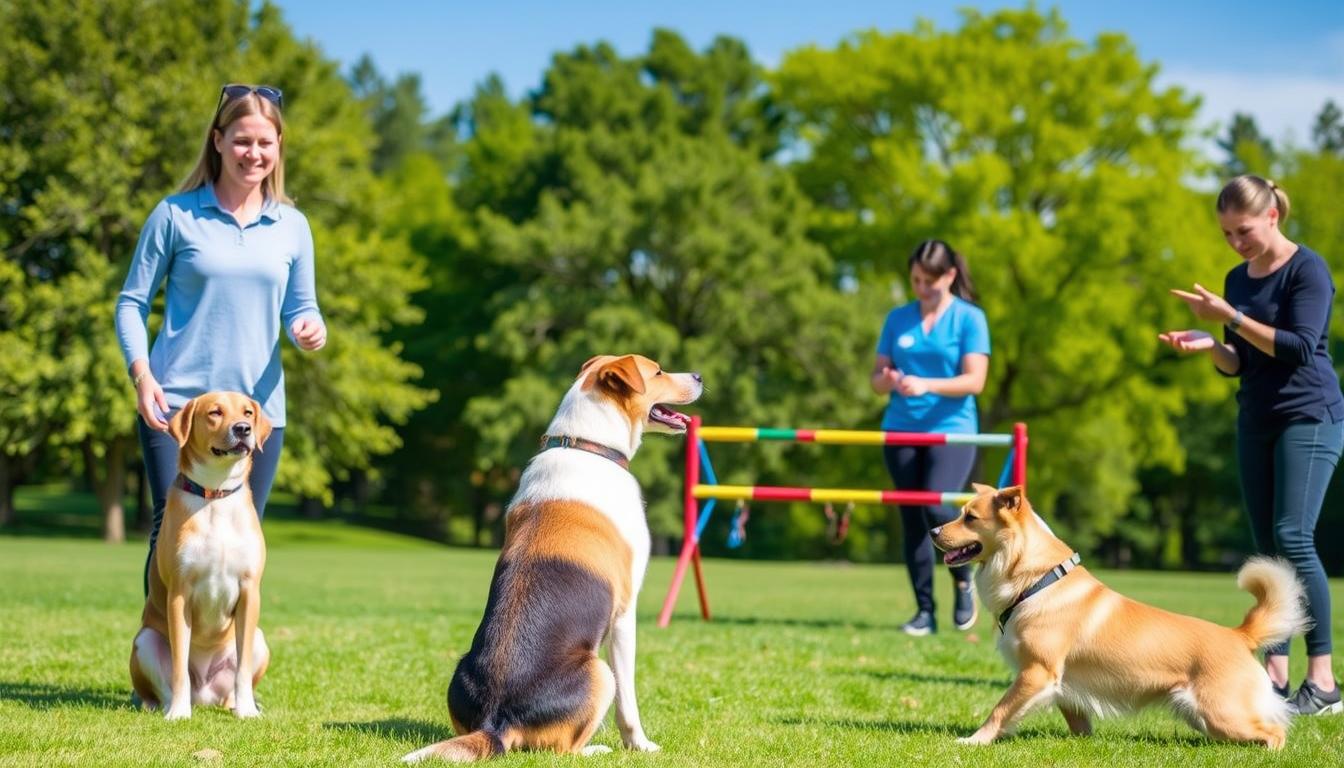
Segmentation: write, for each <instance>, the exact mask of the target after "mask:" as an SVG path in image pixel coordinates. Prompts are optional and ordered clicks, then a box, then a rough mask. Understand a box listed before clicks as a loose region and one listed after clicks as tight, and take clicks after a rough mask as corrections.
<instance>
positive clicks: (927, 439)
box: [882, 432, 947, 445]
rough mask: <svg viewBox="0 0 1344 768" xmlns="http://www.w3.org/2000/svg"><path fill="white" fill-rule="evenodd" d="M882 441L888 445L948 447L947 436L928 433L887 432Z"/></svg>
mask: <svg viewBox="0 0 1344 768" xmlns="http://www.w3.org/2000/svg"><path fill="white" fill-rule="evenodd" d="M882 439H883V440H884V441H886V443H887V445H947V435H943V434H929V433H927V432H887V433H885V434H884V435H883V437H882Z"/></svg>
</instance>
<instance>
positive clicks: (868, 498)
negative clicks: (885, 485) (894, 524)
mask: <svg viewBox="0 0 1344 768" xmlns="http://www.w3.org/2000/svg"><path fill="white" fill-rule="evenodd" d="M812 500H813V501H831V502H846V501H852V502H855V503H856V504H881V503H882V492H881V491H868V490H850V489H846V488H813V489H812Z"/></svg>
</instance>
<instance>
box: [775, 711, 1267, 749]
mask: <svg viewBox="0 0 1344 768" xmlns="http://www.w3.org/2000/svg"><path fill="white" fill-rule="evenodd" d="M775 722H777V723H779V724H780V725H811V726H821V727H823V728H842V729H847V730H857V731H881V732H885V733H901V734H907V735H918V734H924V735H932V734H945V735H947V736H948V737H950V738H960V737H962V736H969V735H970V734H972V733H974V732H975V729H976V728H978V727H980V721H979V720H977V721H975V722H974V723H971V722H966V723H931V722H928V721H924V720H860V719H857V718H830V719H826V718H802V717H793V718H781V719H777V720H775ZM1061 725H1062V722H1061ZM1041 739H1070V740H1072V739H1099V740H1102V741H1128V742H1137V743H1144V744H1153V745H1156V746H1167V747H1199V748H1200V749H1207V748H1210V747H1212V748H1225V749H1233V750H1242V749H1246V748H1247V747H1248V745H1246V744H1236V743H1233V742H1227V741H1215V740H1213V739H1209V738H1206V737H1204V736H1201V735H1200V734H1198V733H1195V732H1194V731H1187V732H1185V733H1179V732H1175V731H1173V732H1172V733H1169V734H1153V733H1114V732H1110V733H1102V734H1094V735H1092V736H1072V735H1070V734H1068V733H1065V732H1064V731H1055V730H1046V729H1043V728H1038V727H1028V728H1020V729H1018V730H1017V732H1016V733H1013V734H1011V735H1009V736H1005V737H1003V738H1002V739H1001V740H1000V741H999V742H996V743H1001V744H1012V743H1015V742H1021V743H1024V744H1026V743H1030V742H1033V741H1038V740H1041Z"/></svg>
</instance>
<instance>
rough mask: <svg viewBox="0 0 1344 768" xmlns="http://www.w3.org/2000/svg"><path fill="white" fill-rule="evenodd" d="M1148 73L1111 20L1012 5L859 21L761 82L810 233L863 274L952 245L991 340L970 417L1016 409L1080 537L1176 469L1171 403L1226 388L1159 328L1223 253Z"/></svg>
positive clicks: (1180, 131)
mask: <svg viewBox="0 0 1344 768" xmlns="http://www.w3.org/2000/svg"><path fill="white" fill-rule="evenodd" d="M1157 72H1158V69H1157V67H1156V66H1155V65H1152V64H1148V63H1145V62H1143V61H1141V60H1140V59H1139V57H1138V56H1137V54H1136V53H1135V51H1134V48H1133V46H1132V45H1131V44H1130V43H1129V42H1128V41H1127V40H1126V39H1125V38H1124V37H1123V36H1121V35H1117V34H1103V35H1101V36H1099V37H1098V38H1096V39H1095V40H1094V41H1092V42H1091V43H1084V42H1081V41H1079V40H1077V39H1074V38H1073V37H1071V36H1070V35H1069V34H1068V30H1067V28H1066V26H1065V24H1064V22H1063V20H1062V19H1061V17H1060V16H1059V14H1058V13H1057V12H1051V13H1048V14H1041V13H1039V12H1037V11H1035V10H1034V9H1026V10H1020V11H1001V12H996V13H992V14H981V13H978V12H974V11H967V12H965V13H964V16H963V21H962V24H961V26H960V28H958V29H955V30H941V29H938V28H936V27H935V26H934V25H932V24H931V23H926V22H921V23H919V24H917V25H916V27H915V28H914V30H913V31H911V32H896V33H890V34H887V33H879V32H865V33H860V34H857V35H855V36H854V37H852V38H850V39H848V40H846V41H845V42H843V43H842V44H841V45H839V46H838V47H837V48H835V49H834V50H821V49H818V48H804V49H802V50H799V51H795V52H792V53H790V54H789V55H787V56H786V57H785V59H784V61H783V62H782V64H781V66H780V68H779V71H778V72H777V73H775V76H774V81H775V83H776V87H777V91H778V99H779V102H780V104H781V105H782V106H783V107H784V108H785V109H787V110H788V112H789V114H790V125H791V126H792V139H793V141H792V145H791V146H792V147H793V149H794V154H795V155H796V156H798V157H800V158H801V159H800V160H798V161H797V162H796V163H794V164H793V169H794V171H795V174H796V176H797V178H798V180H799V184H800V186H801V187H802V189H803V190H804V191H805V192H806V194H807V195H808V197H809V198H810V199H811V200H812V201H813V202H814V205H815V214H814V215H813V217H812V219H811V230H810V231H811V232H812V234H813V235H814V236H815V237H816V238H817V239H819V240H820V241H821V242H822V243H824V244H825V245H826V246H827V247H828V248H829V249H830V251H831V253H832V254H833V255H834V256H835V258H836V259H837V260H838V262H839V263H840V264H841V265H842V267H844V268H846V269H848V270H850V271H851V273H852V274H853V275H854V276H855V278H856V279H857V280H858V281H859V282H860V284H862V285H865V286H869V285H878V286H883V287H885V286H888V285H893V284H900V283H902V282H903V281H904V271H905V270H904V260H905V255H906V254H907V253H909V251H910V249H911V248H912V247H913V246H914V245H915V243H917V242H919V241H920V240H922V239H924V238H927V237H941V238H944V239H946V240H948V241H950V242H951V243H952V244H953V245H954V246H956V247H957V248H958V249H960V250H961V251H963V252H964V253H966V254H967V255H968V257H969V260H970V265H971V271H972V273H973V276H974V278H975V280H976V283H977V285H978V288H979V291H980V296H981V299H982V303H983V306H984V308H985V311H986V313H987V315H988V318H989V325H990V331H991V336H992V337H993V347H994V351H993V355H992V357H991V362H990V376H989V382H988V385H987V387H986V391H985V393H984V394H983V396H982V397H981V398H980V402H981V405H982V410H981V414H982V416H981V426H982V429H984V430H986V431H999V430H1004V429H1006V428H1007V427H1008V426H1009V425H1010V424H1011V423H1012V422H1014V421H1018V420H1023V421H1027V422H1029V424H1030V431H1031V461H1030V464H1031V484H1032V498H1033V500H1034V501H1035V502H1036V503H1037V505H1038V506H1040V507H1041V508H1042V509H1043V510H1045V514H1046V515H1047V516H1048V517H1052V518H1054V519H1056V520H1058V521H1061V522H1063V523H1064V527H1065V529H1066V530H1067V531H1068V533H1069V535H1070V536H1071V537H1072V539H1071V540H1072V541H1073V542H1074V543H1075V544H1076V545H1078V546H1080V547H1084V548H1090V547H1096V546H1099V545H1100V543H1101V542H1102V540H1103V538H1104V537H1106V536H1109V535H1112V533H1113V532H1114V531H1115V530H1116V527H1117V524H1118V522H1119V521H1120V520H1122V519H1123V518H1125V517H1126V516H1127V515H1129V514H1130V507H1131V504H1132V502H1133V499H1134V496H1135V494H1136V492H1137V491H1138V481H1137V473H1138V471H1139V470H1140V469H1141V468H1143V467H1150V466H1165V467H1169V468H1171V469H1173V470H1175V471H1180V470H1181V469H1182V467H1183V462H1184V458H1185V451H1184V448H1183V445H1182V440H1181V435H1180V434H1179V433H1178V432H1177V430H1176V429H1175V427H1174V424H1175V421H1174V420H1175V418H1176V417H1178V416H1179V415H1180V414H1182V413H1184V412H1185V411H1187V410H1188V409H1189V408H1191V407H1192V406H1193V404H1195V403H1198V402H1201V401H1203V400H1208V399H1225V398H1227V397H1230V389H1229V385H1228V384H1227V383H1225V382H1222V381H1219V380H1218V378H1217V377H1216V376H1215V375H1214V373H1213V371H1212V367H1211V366H1208V365H1200V364H1198V363H1195V362H1192V361H1180V362H1177V361H1176V359H1175V357H1174V355H1172V354H1171V353H1169V352H1163V351H1162V350H1161V349H1160V348H1159V345H1158V342H1157V340H1156V335H1157V333H1158V332H1159V331H1161V330H1167V329H1170V328H1176V327H1189V326H1190V325H1191V322H1192V321H1191V319H1190V318H1189V316H1188V313H1187V312H1186V311H1185V309H1184V307H1182V306H1178V304H1179V302H1175V301H1172V300H1171V299H1170V297H1169V296H1168V294H1167V289H1169V288H1171V287H1175V286H1180V285H1188V284H1189V283H1190V282H1191V281H1192V280H1199V281H1200V282H1202V283H1204V284H1206V285H1211V286H1215V287H1220V286H1221V284H1222V282H1221V279H1220V278H1221V276H1222V274H1223V272H1224V270H1225V267H1226V265H1225V259H1223V258H1222V257H1221V256H1222V254H1221V252H1220V250H1219V249H1220V248H1221V247H1222V246H1221V243H1220V242H1219V240H1218V238H1217V232H1216V229H1214V225H1213V223H1212V220H1211V214H1210V213H1209V211H1208V201H1207V200H1205V199H1203V198H1202V197H1201V196H1200V195H1197V194H1195V193H1192V192H1191V191H1189V190H1188V189H1187V188H1186V186H1185V180H1186V179H1187V178H1188V177H1190V176H1192V175H1198V174H1199V173H1201V172H1203V171H1205V170H1206V169H1205V168H1204V167H1203V166H1202V165H1201V163H1200V161H1199V159H1198V156H1197V155H1196V151H1195V148H1194V139H1195V138H1196V135H1195V132H1194V131H1195V129H1194V123H1193V118H1194V114H1195V109H1196V106H1197V103H1198V102H1197V100H1196V99H1195V98H1193V97H1191V96H1189V95H1187V94H1185V93H1184V92H1182V91H1181V90H1180V89H1178V88H1168V89H1166V90H1159V89H1157V87H1156V86H1155V85H1154V80H1155V78H1156V76H1157ZM1198 222H1208V223H1207V224H1206V225H1203V227H1201V225H1199V224H1198ZM1192 223H1195V226H1194V227H1193V228H1192ZM879 320H880V317H879V316H878V315H876V314H874V315H872V316H871V318H870V319H869V320H868V324H869V325H872V326H873V327H876V324H877V323H878V322H879ZM995 469H997V468H995ZM990 474H997V472H996V471H994V472H992V473H985V476H986V477H989V475H990ZM991 479H992V478H991Z"/></svg>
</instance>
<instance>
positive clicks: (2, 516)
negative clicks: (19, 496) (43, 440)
mask: <svg viewBox="0 0 1344 768" xmlns="http://www.w3.org/2000/svg"><path fill="white" fill-rule="evenodd" d="M11 461H13V459H11V458H10V457H9V456H5V455H3V454H0V528H4V527H8V526H11V525H13V524H14V522H15V520H17V519H18V518H17V516H16V515H15V513H14V482H13V481H14V477H15V473H14V472H12V471H11V468H10V462H11Z"/></svg>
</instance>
